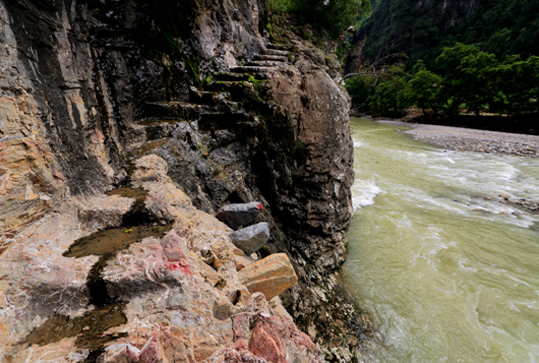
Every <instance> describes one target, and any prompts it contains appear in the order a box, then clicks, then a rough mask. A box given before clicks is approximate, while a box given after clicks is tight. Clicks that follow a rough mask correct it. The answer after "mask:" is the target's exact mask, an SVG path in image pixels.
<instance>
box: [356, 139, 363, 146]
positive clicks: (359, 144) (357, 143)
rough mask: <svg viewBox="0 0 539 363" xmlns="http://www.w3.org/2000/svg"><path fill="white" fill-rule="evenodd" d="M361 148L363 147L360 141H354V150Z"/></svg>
mask: <svg viewBox="0 0 539 363" xmlns="http://www.w3.org/2000/svg"><path fill="white" fill-rule="evenodd" d="M362 146H363V143H362V142H361V141H358V140H354V148H358V147H362Z"/></svg>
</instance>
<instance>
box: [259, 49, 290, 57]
mask: <svg viewBox="0 0 539 363" xmlns="http://www.w3.org/2000/svg"><path fill="white" fill-rule="evenodd" d="M263 54H265V55H277V56H281V57H287V56H288V54H290V52H289V51H286V50H277V49H267V48H266V49H263Z"/></svg>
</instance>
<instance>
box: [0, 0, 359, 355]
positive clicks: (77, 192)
mask: <svg viewBox="0 0 539 363" xmlns="http://www.w3.org/2000/svg"><path fill="white" fill-rule="evenodd" d="M264 18H265V17H264V4H263V3H261V2H259V1H256V0H238V1H236V2H231V1H226V0H225V1H219V2H217V1H213V0H206V1H204V0H196V1H195V0H193V1H191V2H189V1H185V2H184V1H182V2H175V1H162V2H158V3H155V2H150V1H145V0H124V1H111V2H105V1H82V0H80V1H67V0H65V1H53V0H51V1H49V0H45V1H32V2H31V1H24V0H23V1H20V0H19V1H11V0H2V1H0V26H1V27H2V29H1V30H0V37H1V42H0V47H1V48H0V49H1V50H0V51H1V52H2V56H1V57H0V75H1V77H0V137H1V139H0V160H1V164H0V208H1V209H2V214H1V215H0V230H2V235H1V237H0V238H1V240H0V242H1V243H2V246H1V249H0V258H1V259H2V262H3V263H2V268H1V270H0V273H1V275H2V279H1V280H0V287H1V289H0V291H1V294H2V295H1V296H2V301H1V307H2V309H3V310H2V311H3V314H2V316H1V319H2V320H1V324H2V329H1V331H0V346H1V347H2V348H0V352H1V353H0V354H3V355H4V358H5V359H12V361H21V360H27V359H28V360H30V361H36V362H37V361H44V362H45V361H55V362H57V361H66V362H68V361H69V362H72V361H88V362H90V361H103V362H150V361H151V362H156V361H162V362H176V361H208V362H221V361H223V362H225V361H226V362H235V361H237V362H242V361H260V362H262V361H264V359H265V360H266V361H268V362H292V361H294V362H297V361H299V362H307V361H310V362H316V361H320V360H323V359H329V360H337V361H338V360H349V359H351V358H352V357H353V356H355V357H356V358H359V357H360V355H361V352H360V350H359V349H360V347H361V345H362V344H363V343H362V339H361V335H362V334H363V333H364V330H365V328H366V327H368V321H366V320H364V317H363V316H362V315H360V314H359V311H358V310H357V309H356V308H355V307H354V305H353V303H351V301H350V300H349V299H348V298H347V297H346V294H345V293H343V292H342V291H341V290H342V288H341V287H340V283H339V281H338V275H335V272H336V271H337V270H338V268H339V266H340V264H342V262H343V261H344V258H345V250H346V249H345V246H346V235H345V232H346V228H347V225H348V222H349V219H350V217H351V213H352V208H351V199H350V186H351V183H352V182H353V172H352V162H353V160H352V157H353V153H352V143H351V138H350V133H349V126H348V110H349V103H348V97H347V95H346V94H345V92H344V91H343V90H342V89H341V88H340V87H338V86H337V85H336V83H335V82H334V81H333V79H332V77H331V76H330V75H332V76H335V75H336V74H337V70H336V69H335V68H334V66H333V65H334V64H337V63H336V62H335V59H334V58H333V57H332V56H330V55H326V54H324V53H323V52H321V51H320V50H318V49H316V47H314V46H313V45H312V44H310V43H308V42H305V41H302V40H301V39H299V38H297V37H289V38H290V39H291V42H290V43H289V44H287V45H285V46H281V47H279V49H276V47H272V46H271V45H269V44H268V43H267V41H266V40H265V39H264V38H263V37H262V33H263V27H264ZM113 189H114V190H115V191H114V192H109V193H108V194H109V195H105V194H104V193H105V192H107V191H111V190H113ZM255 200H260V201H261V202H262V204H263V206H264V212H263V213H262V215H261V217H259V219H258V220H257V221H256V222H267V223H268V224H269V225H270V229H271V238H270V241H269V242H268V244H267V248H265V249H264V250H262V251H261V252H259V253H258V256H253V257H252V258H251V257H249V256H243V252H242V251H241V250H239V249H237V248H235V247H234V245H233V244H232V243H231V242H230V238H229V237H228V234H229V233H230V232H232V231H231V230H230V229H229V228H228V227H226V226H225V225H224V224H222V223H220V222H218V221H217V220H216V219H214V217H212V215H215V213H216V212H217V210H218V209H219V208H220V207H221V206H223V205H225V204H229V203H243V202H251V201H255ZM4 211H5V212H4ZM161 225H163V226H161ZM99 231H101V232H99ZM96 233H97V234H96ZM99 233H101V234H99ZM81 238H82V239H81ZM77 240H78V242H77V243H76V244H75V245H73V246H71V245H72V244H73V243H75V242H76V241H77ZM111 241H114V242H111ZM70 246H71V248H70ZM107 246H108V247H107ZM110 246H112V247H110ZM92 248H94V249H92ZM95 248H97V249H95ZM279 252H285V253H287V254H288V257H287V256H286V255H283V256H284V257H279V258H277V257H278V256H280V255H277V253H279ZM268 254H271V255H270V257H268V258H274V259H275V258H277V260H276V261H274V262H272V261H273V260H261V261H260V262H259V264H260V266H259V265H256V266H255V265H252V264H253V262H254V261H253V258H263V257H265V256H266V255H268ZM99 256H101V257H99ZM273 256H276V257H273ZM283 258H284V259H285V260H286V261H285V260H283ZM289 259H290V260H291V262H292V265H293V266H294V269H295V273H294V271H291V268H288V267H286V263H290V262H287V261H289ZM264 261H266V262H264ZM283 261H284V262H283ZM283 263H284V264H285V265H283ZM292 265H290V266H292ZM251 266H253V267H251ZM272 266H275V268H273V267H272ZM248 268H252V269H253V271H258V272H257V273H258V274H259V276H260V278H259V280H255V281H253V280H252V279H246V278H242V277H241V270H242V269H248ZM238 271H239V272H238ZM268 274H269V275H268ZM279 274H282V276H281V277H282V278H281V277H279V276H280V275H279ZM296 274H297V278H299V284H296V285H294V286H293V287H292V289H291V290H288V291H287V292H285V293H284V294H282V298H283V301H284V305H285V306H286V307H287V309H288V310H289V311H290V313H291V314H292V316H290V315H289V314H288V313H287V311H286V310H285V309H284V308H283V306H282V305H281V302H280V300H279V298H275V299H272V300H271V301H269V302H268V300H269V299H271V298H272V297H273V296H274V295H278V294H280V293H281V292H282V289H285V288H287V287H290V285H292V284H293V283H294V281H295V278H296V277H295V276H296ZM292 275H293V276H292ZM257 276H258V275H257ZM275 276H277V277H279V278H278V279H275ZM249 277H252V276H249ZM265 281H266V282H265ZM267 281H269V282H267ZM275 281H281V282H275ZM270 282H271V283H270ZM268 284H269V285H271V286H270V287H271V289H272V290H271V291H269V290H268V287H267V286H268ZM253 286H264V288H263V289H262V288H260V289H259V290H253V289H255V288H253ZM341 293H342V295H341ZM292 317H293V318H294V319H295V320H296V322H297V324H298V326H299V327H300V328H301V329H305V331H308V333H309V337H308V336H307V335H305V334H303V333H301V332H300V330H298V327H297V326H296V325H295V324H294V322H293V321H292ZM91 322H94V323H91ZM352 330H354V333H355V334H352V333H350V332H351V331H352ZM311 339H312V340H314V341H316V342H317V343H319V347H318V348H317V347H316V346H315V345H314V344H313V343H312V341H311ZM342 342H344V344H343V343H342ZM270 343H271V344H270ZM272 344H273V345H272ZM320 349H321V350H320ZM38 357H41V358H38Z"/></svg>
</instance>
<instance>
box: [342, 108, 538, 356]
mask: <svg viewBox="0 0 539 363" xmlns="http://www.w3.org/2000/svg"><path fill="white" fill-rule="evenodd" d="M351 127H352V132H353V135H352V137H353V138H354V142H355V145H354V146H355V158H356V161H355V171H356V182H355V184H354V186H353V200H354V207H355V209H356V211H355V214H354V218H353V221H352V224H351V226H350V231H349V233H348V237H349V241H350V251H349V256H348V260H347V262H346V264H345V268H344V271H345V275H346V282H347V286H348V288H349V290H350V292H351V293H352V294H353V295H354V296H355V297H356V298H357V299H358V301H359V302H360V304H361V305H362V306H364V307H365V308H366V309H367V311H368V312H369V313H370V314H371V319H372V320H373V322H374V323H375V326H376V329H377V331H378V333H377V338H376V341H375V344H374V348H373V351H372V357H370V358H367V361H368V362H371V361H372V362H383V363H392V362H421V363H426V362H448V363H452V362H512V363H517V362H518V363H520V362H537V361H539V215H537V214H535V215H534V214H532V213H531V212H529V211H526V210H524V209H522V208H520V207H518V206H516V205H514V204H510V203H506V202H504V201H503V198H501V197H499V195H500V194H507V195H509V196H511V197H512V198H511V200H514V201H517V200H518V199H519V198H526V199H529V200H534V201H539V160H537V159H530V158H520V157H514V156H505V155H500V154H497V155H490V154H482V153H473V152H455V151H444V149H441V148H438V147H436V146H432V145H429V144H425V143H421V142H418V141H415V140H413V139H412V138H410V137H409V136H407V135H405V134H403V133H399V132H396V131H395V129H396V128H397V127H395V126H388V125H383V124H379V123H375V122H372V121H368V120H363V119H351ZM400 129H403V128H400ZM489 198H490V199H489Z"/></svg>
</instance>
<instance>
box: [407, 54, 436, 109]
mask: <svg viewBox="0 0 539 363" xmlns="http://www.w3.org/2000/svg"><path fill="white" fill-rule="evenodd" d="M415 71H416V72H415V74H414V75H413V77H412V78H411V79H410V80H409V81H408V90H409V93H408V102H409V103H410V104H412V105H416V106H417V107H419V108H420V109H421V110H422V111H423V114H425V113H426V110H427V109H432V111H433V112H434V113H437V112H438V111H439V110H440V109H441V108H442V100H441V85H442V77H440V76H439V75H437V74H435V73H432V72H431V71H429V70H427V69H426V68H425V65H424V64H423V62H422V61H420V62H418V64H417V65H416V69H415Z"/></svg>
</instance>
